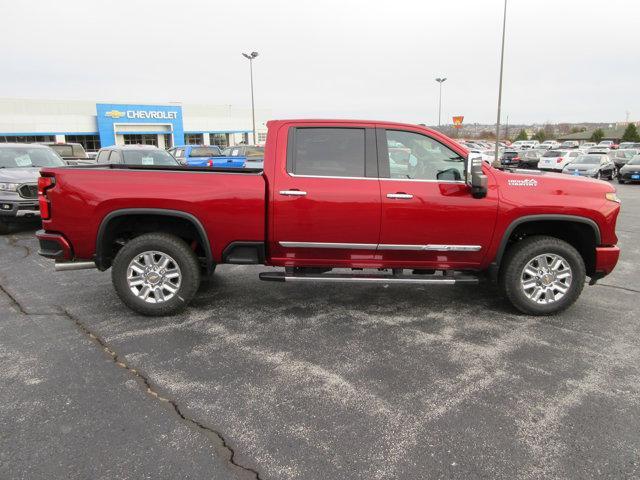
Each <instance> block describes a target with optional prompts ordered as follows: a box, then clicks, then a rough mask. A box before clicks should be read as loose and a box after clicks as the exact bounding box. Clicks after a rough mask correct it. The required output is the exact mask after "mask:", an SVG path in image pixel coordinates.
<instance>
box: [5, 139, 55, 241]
mask: <svg viewBox="0 0 640 480" xmlns="http://www.w3.org/2000/svg"><path fill="white" fill-rule="evenodd" d="M64 165H65V163H64V161H62V159H61V158H60V156H59V155H58V154H57V153H55V152H54V151H53V150H51V149H50V148H49V147H46V146H43V145H37V144H24V143H0V234H5V233H8V232H9V230H10V228H11V225H13V224H16V223H23V222H33V221H39V220H40V208H39V205H38V185H37V182H38V178H39V177H40V173H39V172H40V168H41V167H62V166H64Z"/></svg>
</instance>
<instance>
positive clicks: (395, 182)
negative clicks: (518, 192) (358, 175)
mask: <svg viewBox="0 0 640 480" xmlns="http://www.w3.org/2000/svg"><path fill="white" fill-rule="evenodd" d="M378 137H379V139H380V138H382V139H383V141H382V142H381V141H379V142H378V147H379V148H378V151H379V161H380V171H381V172H382V175H384V176H386V177H394V178H382V179H381V181H380V189H381V190H380V193H381V200H382V224H381V234H380V245H379V246H378V251H377V257H378V258H379V259H380V260H381V261H383V262H384V263H385V264H387V265H397V266H407V267H408V266H421V267H424V268H443V269H448V268H474V267H477V266H479V264H480V263H481V262H482V259H483V257H484V255H485V250H486V246H487V245H489V244H490V242H491V239H492V235H493V231H494V226H495V221H496V215H497V208H498V198H497V193H496V192H495V190H494V189H491V188H490V189H489V193H488V195H487V197H485V198H483V199H475V198H473V197H472V196H471V192H470V188H469V187H468V186H467V185H466V184H465V182H464V181H463V176H464V161H463V158H462V155H463V154H464V152H462V151H459V150H458V149H457V148H456V146H455V145H444V144H443V143H441V142H440V141H438V140H435V139H432V138H430V137H428V136H426V135H425V134H424V133H423V132H420V131H417V130H416V131H402V132H400V131H394V130H387V131H385V130H378ZM384 139H386V141H384ZM489 179H490V181H491V176H490V175H489Z"/></svg>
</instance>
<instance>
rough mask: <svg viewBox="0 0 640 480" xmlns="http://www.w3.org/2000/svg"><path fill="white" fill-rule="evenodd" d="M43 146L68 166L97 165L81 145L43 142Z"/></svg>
mask: <svg viewBox="0 0 640 480" xmlns="http://www.w3.org/2000/svg"><path fill="white" fill-rule="evenodd" d="M42 145H46V146H47V147H49V148H51V149H52V150H53V151H55V152H56V153H57V154H58V155H60V157H61V158H62V159H63V160H64V161H65V163H66V164H67V165H90V164H93V163H95V160H94V159H91V158H89V156H88V155H87V152H86V151H85V149H84V147H83V146H82V145H81V144H79V143H64V142H43V143H42Z"/></svg>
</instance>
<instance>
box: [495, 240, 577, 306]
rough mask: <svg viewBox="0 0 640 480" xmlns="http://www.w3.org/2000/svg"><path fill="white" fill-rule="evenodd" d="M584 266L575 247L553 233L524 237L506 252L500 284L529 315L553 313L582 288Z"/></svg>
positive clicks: (575, 295)
mask: <svg viewBox="0 0 640 480" xmlns="http://www.w3.org/2000/svg"><path fill="white" fill-rule="evenodd" d="M585 276H586V270H585V266H584V260H583V259H582V256H581V255H580V253H578V251H577V250H576V249H575V248H574V247H573V246H571V245H570V244H568V243H567V242H565V241H563V240H560V239H558V238H555V237H547V236H535V237H530V238H526V239H524V240H522V241H520V242H518V243H517V244H515V245H514V246H513V247H512V248H511V249H509V250H508V251H507V253H506V254H505V258H504V261H503V264H502V269H501V274H500V286H501V288H502V291H503V293H504V294H505V296H506V297H507V298H508V299H509V301H510V302H511V303H512V304H513V306H514V307H516V308H517V309H518V310H520V311H521V312H523V313H526V314H528V315H552V314H554V313H557V312H560V311H562V310H564V309H566V308H568V307H569V306H570V305H572V304H573V303H574V302H575V301H576V300H577V299H578V297H579V296H580V293H581V292H582V289H583V288H584V282H585Z"/></svg>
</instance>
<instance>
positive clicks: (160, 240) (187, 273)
mask: <svg viewBox="0 0 640 480" xmlns="http://www.w3.org/2000/svg"><path fill="white" fill-rule="evenodd" d="M147 251H156V252H160V253H162V254H165V255H168V256H169V257H171V258H172V259H173V261H174V262H175V264H176V265H177V267H178V268H179V270H180V284H179V287H178V288H177V290H176V291H175V293H174V294H173V296H172V297H171V298H169V299H168V300H164V301H161V302H159V303H149V302H147V301H145V300H143V299H142V298H140V297H138V296H137V295H136V294H134V293H133V292H132V290H131V288H130V287H129V285H128V281H127V271H128V269H129V265H130V263H131V262H132V261H133V260H134V259H136V257H138V256H139V255H141V254H142V253H143V252H147ZM111 281H112V283H113V286H114V288H115V290H116V293H117V294H118V296H119V297H120V299H121V300H122V301H123V302H124V304H125V305H127V306H128V307H129V308H130V309H132V310H134V311H135V312H138V313H140V314H142V315H149V316H163V315H172V314H174V313H177V312H179V311H180V310H182V309H183V308H184V307H185V306H186V305H187V304H188V303H189V302H190V301H191V299H192V298H193V296H194V295H195V294H196V292H197V291H198V287H199V286H200V266H199V264H198V259H197V257H196V256H195V254H194V253H193V251H192V250H191V249H190V248H189V246H188V245H187V244H186V243H185V242H183V241H182V240H181V239H179V238H178V237H175V236H173V235H169V234H166V233H148V234H145V235H141V236H139V237H136V238H134V239H133V240H131V241H129V242H127V243H126V244H125V245H124V246H123V247H122V248H121V249H120V251H119V252H118V254H117V255H116V258H115V259H114V260H113V265H112V270H111ZM153 296H154V297H155V293H153Z"/></svg>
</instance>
